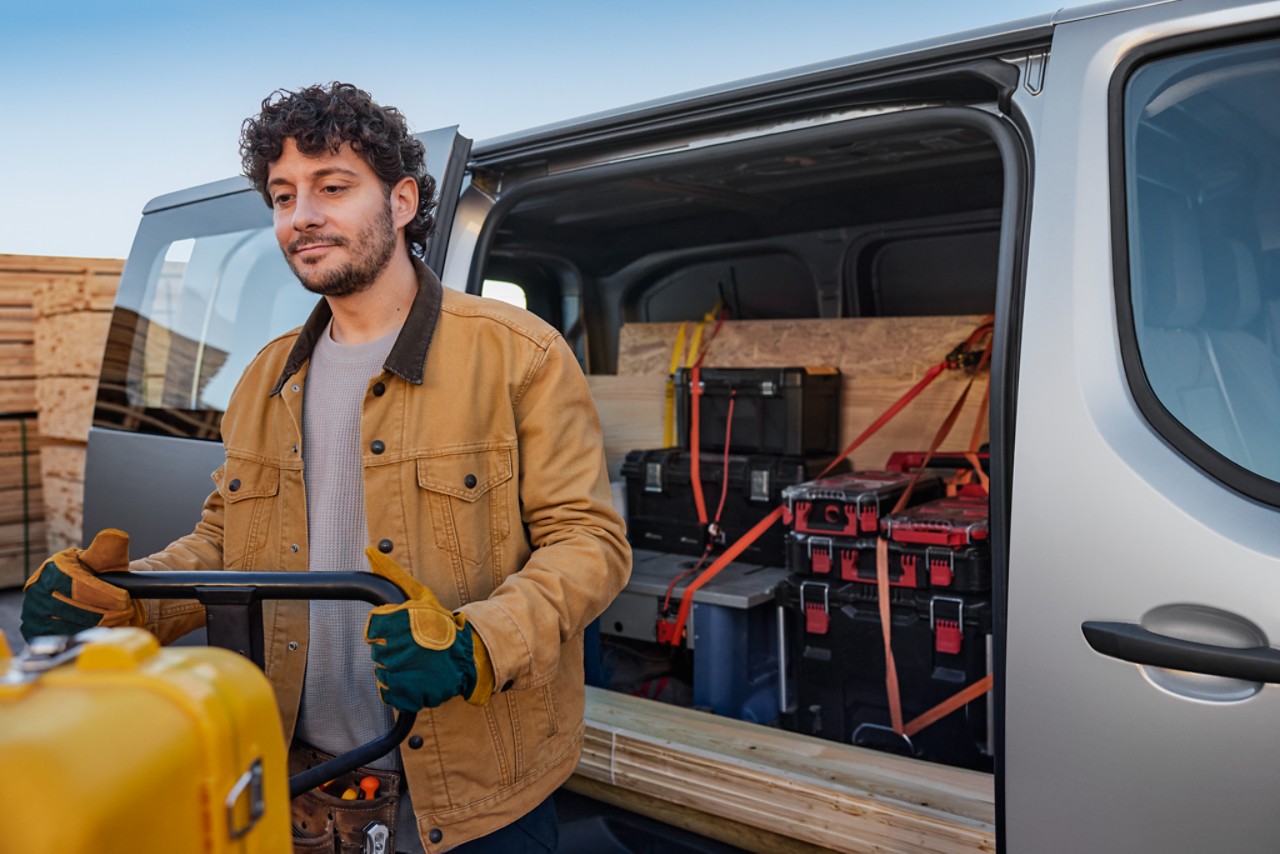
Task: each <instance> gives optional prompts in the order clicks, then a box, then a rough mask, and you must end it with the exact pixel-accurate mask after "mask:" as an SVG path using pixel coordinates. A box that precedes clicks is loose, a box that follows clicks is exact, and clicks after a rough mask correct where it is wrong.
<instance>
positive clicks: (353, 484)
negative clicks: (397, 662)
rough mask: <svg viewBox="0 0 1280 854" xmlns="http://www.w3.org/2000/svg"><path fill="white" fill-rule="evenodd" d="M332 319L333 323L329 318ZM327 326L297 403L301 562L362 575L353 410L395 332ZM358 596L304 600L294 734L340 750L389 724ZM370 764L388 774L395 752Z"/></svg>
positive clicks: (363, 538) (360, 487)
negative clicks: (347, 333)
mask: <svg viewBox="0 0 1280 854" xmlns="http://www.w3.org/2000/svg"><path fill="white" fill-rule="evenodd" d="M331 325H332V324H331ZM331 325H330V327H326V328H325V331H324V334H323V335H321V336H320V337H319V340H318V341H317V342H316V347H315V351H314V352H313V353H312V354H311V363H310V367H309V369H308V373H307V383H306V392H305V393H304V397H303V402H302V462H303V466H304V468H303V480H304V481H305V484H306V490H307V539H308V544H309V545H308V560H307V568H308V569H310V570H313V571H321V572H324V571H347V572H351V571H359V570H364V571H368V569H369V559H368V558H367V557H366V556H365V553H364V549H365V546H366V545H368V543H369V535H368V531H367V525H366V521H365V512H364V477H363V466H362V465H361V461H360V457H361V446H362V442H361V436H360V414H361V407H362V405H363V403H364V398H365V395H366V394H367V393H368V387H369V381H370V380H371V379H372V378H373V377H374V376H376V375H377V374H378V373H380V372H381V370H382V364H383V362H385V361H386V358H387V354H388V353H390V352H391V346H392V345H393V344H394V343H395V339H396V334H397V333H398V330H397V332H393V333H391V334H389V335H386V336H384V337H382V338H379V339H378V340H376V341H369V342H367V343H363V344H339V343H337V342H336V341H334V340H333V339H332V338H331V337H330V335H329V333H330V328H331ZM370 607H371V606H369V605H368V604H366V603H363V602H325V601H313V602H311V619H310V623H311V628H310V638H309V645H308V647H307V673H306V678H305V680H304V681H303V684H302V707H301V709H300V710H299V714H298V737H299V738H301V739H302V740H303V741H305V742H307V743H308V744H310V745H312V746H313V747H317V748H319V749H320V750H323V751H326V752H328V753H334V754H337V753H342V752H344V751H347V750H350V749H351V748H353V747H356V746H358V745H360V744H363V743H365V742H367V741H370V740H372V739H374V738H376V737H377V736H379V735H381V734H382V733H384V732H386V731H387V730H388V729H390V727H391V725H392V722H393V717H392V712H391V708H390V707H389V706H387V705H385V704H384V703H383V702H382V700H381V698H379V696H378V685H377V682H376V680H375V679H374V676H373V664H372V662H371V660H370V658H369V647H368V645H367V644H366V643H365V642H364V625H365V620H366V619H367V618H368V616H369V609H370ZM371 766H372V767H374V768H379V769H386V770H395V769H397V768H398V767H399V757H398V755H397V754H396V753H394V752H393V753H391V754H389V755H388V756H384V757H383V758H382V759H380V760H378V761H377V762H374V763H371Z"/></svg>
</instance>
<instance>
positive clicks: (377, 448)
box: [369, 439, 387, 454]
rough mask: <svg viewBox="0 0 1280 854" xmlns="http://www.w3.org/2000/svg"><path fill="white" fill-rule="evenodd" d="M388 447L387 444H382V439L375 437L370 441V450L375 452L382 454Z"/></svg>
mask: <svg viewBox="0 0 1280 854" xmlns="http://www.w3.org/2000/svg"><path fill="white" fill-rule="evenodd" d="M386 449H387V446H386V445H384V444H382V440H381V439H374V440H373V441H372V442H370V443H369V450H371V451H373V452H374V453H375V454H380V453H382V452H383V451H385V450H386Z"/></svg>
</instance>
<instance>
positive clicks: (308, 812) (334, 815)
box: [289, 743, 403, 854]
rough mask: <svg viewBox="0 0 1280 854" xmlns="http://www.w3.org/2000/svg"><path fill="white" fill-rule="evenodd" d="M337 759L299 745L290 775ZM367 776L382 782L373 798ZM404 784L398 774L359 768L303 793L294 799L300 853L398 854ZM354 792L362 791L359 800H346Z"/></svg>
mask: <svg viewBox="0 0 1280 854" xmlns="http://www.w3.org/2000/svg"><path fill="white" fill-rule="evenodd" d="M332 758H333V757H332V756H331V755H330V754H328V753H325V752H324V751H322V750H316V749H315V748H314V747H311V746H310V745H306V744H302V743H295V744H294V746H293V747H291V748H290V749H289V775H290V776H293V775H295V774H298V773H301V772H302V771H305V770H307V769H308V768H314V767H315V766H317V765H319V764H320V763H321V762H324V761H326V760H329V759H332ZM366 777H372V778H373V779H375V780H377V781H378V788H377V790H376V794H375V796H374V797H373V798H372V799H368V800H366V799H365V793H364V792H363V791H362V790H361V787H360V782H361V781H362V780H364V779H365V778H366ZM368 785H369V784H366V786H368ZM402 785H403V780H402V778H401V776H400V774H398V773H396V772H391V771H375V770H373V769H371V768H357V769H356V770H354V771H351V772H349V773H347V774H343V775H341V776H339V777H336V778H334V780H333V781H332V782H330V783H327V784H325V785H324V786H317V787H316V788H314V789H312V790H310V791H308V792H303V793H302V794H301V795H298V797H296V798H294V799H293V803H292V814H291V822H292V824H293V850H294V852H295V854H302V852H314V851H323V852H325V854H392V852H394V851H395V850H396V849H395V833H396V811H397V808H398V807H399V804H400V789H401V786H402ZM370 788H371V786H370ZM348 789H350V790H353V791H354V792H356V793H357V799H356V800H344V799H343V797H342V795H343V793H344V792H347V790H348Z"/></svg>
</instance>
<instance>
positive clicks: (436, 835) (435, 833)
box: [427, 827, 444, 845]
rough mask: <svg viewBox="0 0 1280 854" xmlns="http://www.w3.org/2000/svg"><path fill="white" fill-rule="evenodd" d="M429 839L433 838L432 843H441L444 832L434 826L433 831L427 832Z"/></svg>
mask: <svg viewBox="0 0 1280 854" xmlns="http://www.w3.org/2000/svg"><path fill="white" fill-rule="evenodd" d="M427 839H429V840H431V844H432V845H439V844H440V840H441V839H444V834H443V833H441V832H440V828H438V827H433V828H431V832H430V833H428V834H427Z"/></svg>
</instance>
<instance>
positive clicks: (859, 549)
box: [787, 532, 990, 590]
mask: <svg viewBox="0 0 1280 854" xmlns="http://www.w3.org/2000/svg"><path fill="white" fill-rule="evenodd" d="M988 563H989V562H988ZM948 565H950V564H948ZM787 569H789V570H791V572H793V573H796V574H798V575H811V576H813V577H814V578H817V579H825V580H830V581H847V582H854V583H859V584H875V583H876V540H874V539H871V538H862V539H855V538H852V537H825V536H819V535H818V534H797V533H794V532H793V533H790V534H788V535H787ZM989 574H990V572H989V571H988V575H989ZM930 581H931V578H930V575H929V564H928V563H927V562H925V561H923V559H922V558H919V557H917V556H916V555H915V554H904V553H902V552H901V551H897V552H895V551H894V547H893V546H892V545H891V546H890V547H889V586H890V587H907V588H910V589H913V590H914V589H917V588H927V587H929V586H931V585H930Z"/></svg>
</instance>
